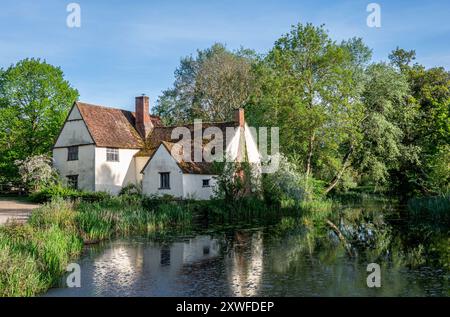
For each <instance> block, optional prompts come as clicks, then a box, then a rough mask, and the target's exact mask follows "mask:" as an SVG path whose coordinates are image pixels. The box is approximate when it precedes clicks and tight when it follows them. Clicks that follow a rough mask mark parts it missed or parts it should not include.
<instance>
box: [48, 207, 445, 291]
mask: <svg viewBox="0 0 450 317" xmlns="http://www.w3.org/2000/svg"><path fill="white" fill-rule="evenodd" d="M361 214H364V217H361ZM367 214H370V215H371V216H370V217H368V216H367ZM355 215H356V216H355ZM338 218H339V219H337V218H336V219H334V221H335V223H336V224H337V225H338V227H339V228H340V230H342V233H344V234H345V236H346V237H348V239H349V241H347V243H348V244H349V245H351V246H350V249H349V248H345V247H344V246H343V241H341V240H340V239H339V238H338V235H337V234H335V233H334V232H333V230H331V228H327V227H323V228H322V229H320V230H308V229H307V227H305V226H304V225H301V226H298V225H297V224H293V219H291V218H283V219H280V221H279V222H278V223H276V224H272V225H266V226H263V227H248V226H247V227H244V228H240V227H236V228H229V227H228V228H226V229H223V228H221V229H220V228H219V229H211V228H204V229H199V230H197V231H196V232H195V233H191V234H178V235H177V234H175V235H171V236H170V237H166V238H142V237H140V238H128V239H118V240H114V241H108V242H104V243H102V244H100V245H96V246H89V247H87V248H86V250H85V252H84V255H83V256H82V257H81V258H80V259H79V261H78V264H80V266H81V288H64V287H61V288H54V289H51V290H50V291H49V292H48V293H47V294H46V296H449V295H450V292H449V274H448V269H446V268H445V267H443V266H442V261H441V260H442V255H443V257H444V261H446V259H448V253H446V252H447V251H448V245H446V243H447V242H448V235H447V234H448V231H444V236H443V238H442V235H441V233H439V234H438V235H437V238H436V239H438V240H439V241H441V242H442V241H443V243H444V246H443V248H444V251H443V253H442V252H441V253H438V254H440V255H441V259H437V260H436V261H431V262H432V263H430V261H428V260H429V259H427V257H429V254H434V253H433V252H431V253H430V252H428V251H429V250H427V248H432V247H434V248H436V247H437V248H438V249H439V247H438V246H439V244H437V245H436V244H433V243H435V241H433V242H430V241H429V239H428V238H429V236H428V238H427V239H428V240H427V241H428V242H427V244H424V243H420V241H419V242H417V241H416V242H414V241H413V242H410V241H409V240H410V239H412V240H414V239H416V238H415V236H414V234H413V235H411V232H410V226H411V224H408V225H407V226H406V229H405V224H398V222H397V223H396V221H395V216H394V217H392V219H391V220H386V218H388V217H386V216H385V211H381V212H377V213H375V214H374V213H373V212H367V210H364V209H356V210H355V209H348V210H347V211H345V212H344V216H342V214H341V217H338ZM361 218H363V220H361ZM355 219H357V221H355ZM296 223H297V222H296ZM301 223H302V224H304V223H306V224H307V223H308V222H307V221H306V220H305V219H303V220H302V222H301ZM421 230H422V229H421ZM419 232H422V231H419ZM434 232H436V231H434ZM420 234H422V235H424V233H420ZM416 240H417V239H416ZM425 240H426V239H425V238H424V241H425ZM405 243H408V244H411V245H413V246H414V247H410V246H409V245H405ZM441 247H442V245H441ZM430 250H431V249H430ZM446 257H447V258H446ZM373 261H375V263H378V264H379V265H380V266H381V287H380V288H369V287H368V286H367V281H366V279H367V276H368V275H369V273H368V272H367V265H368V264H369V263H371V262H373ZM440 263H441V264H440ZM64 281H65V278H64V279H62V282H61V285H64Z"/></svg>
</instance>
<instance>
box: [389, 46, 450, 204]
mask: <svg viewBox="0 0 450 317" xmlns="http://www.w3.org/2000/svg"><path fill="white" fill-rule="evenodd" d="M405 52H406V51H404V50H402V49H398V48H397V49H396V50H395V51H394V52H393V53H392V54H391V55H390V59H391V63H392V64H394V65H397V66H398V69H399V71H400V72H401V73H402V74H403V75H404V76H406V78H407V79H408V84H409V87H410V94H411V96H410V98H409V100H408V103H409V104H410V106H411V108H414V109H415V110H416V114H415V117H414V118H411V120H409V121H408V122H405V123H404V124H403V125H402V126H401V128H402V130H403V131H405V133H404V138H403V140H402V144H403V146H405V147H409V148H414V149H415V150H416V152H417V158H416V160H404V159H403V158H402V159H401V160H400V167H399V168H398V169H397V170H394V171H392V175H391V181H392V185H393V190H395V191H396V192H399V193H402V194H403V195H411V194H426V195H432V194H438V193H443V192H445V191H447V190H448V182H449V178H450V166H449V165H448V163H447V166H445V162H446V161H447V162H448V160H447V159H448V157H449V155H450V153H449V152H448V151H449V144H450V116H449V112H450V73H449V72H448V71H446V70H445V69H444V68H443V67H435V68H431V69H426V68H425V67H424V66H422V65H419V64H414V65H411V62H412V61H413V60H414V59H415V53H414V51H410V52H407V53H405ZM399 56H400V57H399ZM404 56H406V57H404ZM402 57H404V58H402ZM399 60H400V61H403V62H398V61H399ZM443 164H444V165H443ZM438 175H439V176H438Z"/></svg>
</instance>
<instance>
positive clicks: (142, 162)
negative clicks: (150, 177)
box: [134, 156, 149, 184]
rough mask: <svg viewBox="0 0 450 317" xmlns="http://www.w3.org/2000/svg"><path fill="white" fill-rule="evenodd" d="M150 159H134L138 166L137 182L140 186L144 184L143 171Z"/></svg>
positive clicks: (139, 157) (140, 157)
mask: <svg viewBox="0 0 450 317" xmlns="http://www.w3.org/2000/svg"><path fill="white" fill-rule="evenodd" d="M148 159H149V157H148V156H145V157H144V156H138V157H135V158H134V162H135V164H136V182H137V183H138V184H140V183H141V182H142V176H143V175H142V173H141V172H142V169H143V168H144V166H145V164H147V161H148Z"/></svg>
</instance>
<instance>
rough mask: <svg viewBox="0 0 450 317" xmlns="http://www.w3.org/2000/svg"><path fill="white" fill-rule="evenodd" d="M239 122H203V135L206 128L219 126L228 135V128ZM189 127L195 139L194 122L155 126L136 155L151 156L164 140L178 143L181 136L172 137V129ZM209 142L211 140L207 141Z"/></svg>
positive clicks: (192, 137)
mask: <svg viewBox="0 0 450 317" xmlns="http://www.w3.org/2000/svg"><path fill="white" fill-rule="evenodd" d="M237 126H238V124H237V123H236V122H234V121H231V122H203V123H202V135H203V133H204V132H205V129H207V128H209V127H218V128H219V129H221V130H222V133H223V137H224V138H225V136H226V128H228V127H233V128H236V127H237ZM180 127H184V128H188V129H189V131H190V132H191V140H192V141H194V125H193V124H186V125H180V126H171V127H162V126H159V127H155V128H154V129H153V131H152V133H151V134H150V135H149V136H148V137H147V139H146V140H145V144H144V147H143V148H142V150H141V151H139V152H138V153H136V156H151V155H152V154H153V152H154V151H155V150H156V149H157V148H158V147H159V145H160V144H161V142H162V141H166V142H172V143H177V142H178V141H180V138H178V139H172V131H173V130H174V129H175V128H180ZM207 142H209V140H208V141H207Z"/></svg>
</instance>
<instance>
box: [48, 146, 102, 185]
mask: <svg viewBox="0 0 450 317" xmlns="http://www.w3.org/2000/svg"><path fill="white" fill-rule="evenodd" d="M67 152H68V150H67V148H55V149H53V162H54V166H55V168H56V169H57V170H58V171H59V174H60V175H61V177H62V178H63V179H66V176H68V175H78V188H79V189H83V190H87V191H94V190H95V186H94V184H95V177H94V170H95V168H94V166H95V146H94V145H84V146H79V147H78V160H77V161H67Z"/></svg>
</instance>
